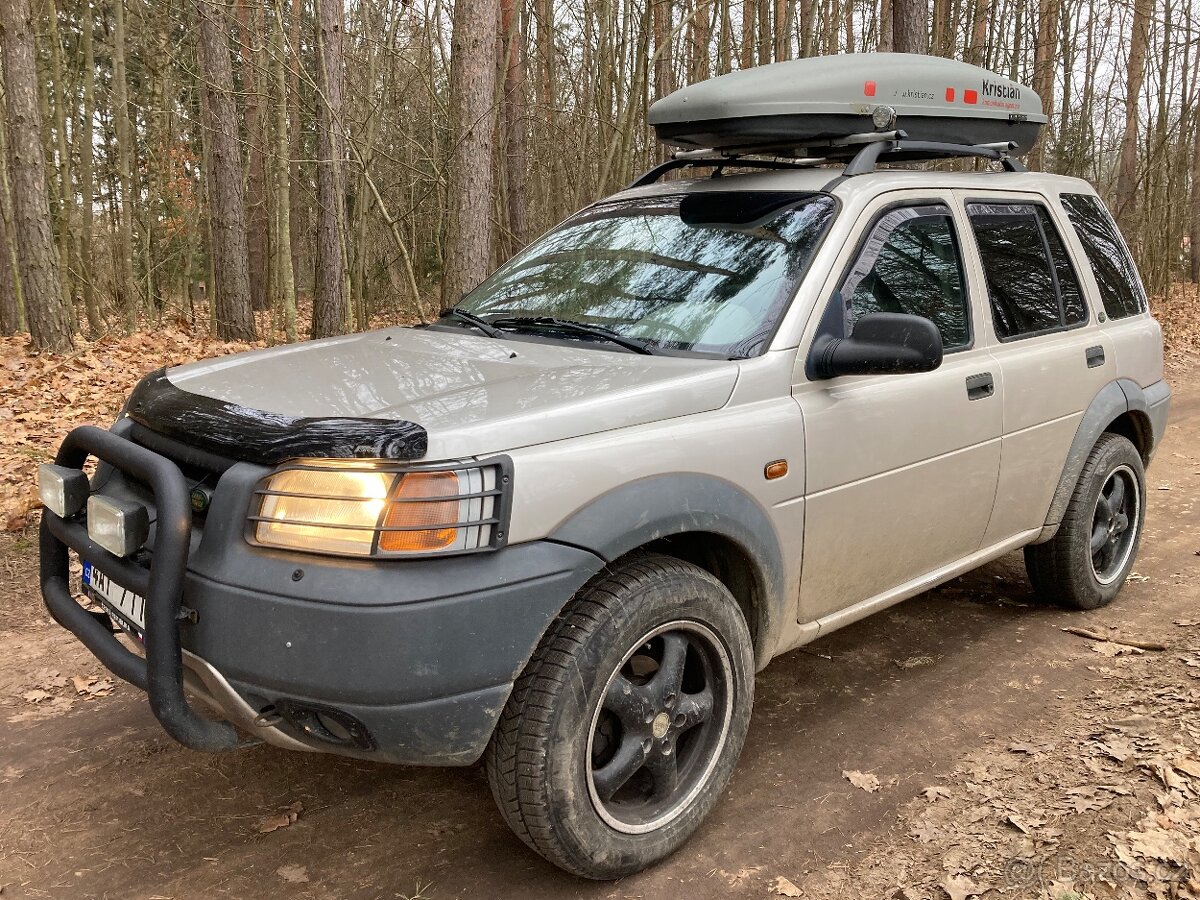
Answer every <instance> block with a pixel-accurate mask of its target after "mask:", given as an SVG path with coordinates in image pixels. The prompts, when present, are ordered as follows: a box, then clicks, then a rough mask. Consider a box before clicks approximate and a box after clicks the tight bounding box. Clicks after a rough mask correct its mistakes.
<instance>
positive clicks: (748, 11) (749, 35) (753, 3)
mask: <svg viewBox="0 0 1200 900" xmlns="http://www.w3.org/2000/svg"><path fill="white" fill-rule="evenodd" d="M757 12H758V0H742V48H741V56H740V63H739V65H740V67H741V68H743V69H749V68H750V67H751V66H753V65H754V49H755V40H754V32H755V27H756V26H755V17H756V15H757Z"/></svg>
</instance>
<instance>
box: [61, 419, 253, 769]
mask: <svg viewBox="0 0 1200 900" xmlns="http://www.w3.org/2000/svg"><path fill="white" fill-rule="evenodd" d="M89 455H91V456H95V457H96V458H97V459H100V460H103V461H104V462H106V463H108V464H109V465H111V466H113V467H114V468H117V469H119V470H121V471H122V472H125V473H127V474H129V475H132V476H133V477H134V478H136V479H137V480H138V481H140V482H142V483H144V484H145V485H147V486H148V487H149V488H150V489H151V491H153V493H154V502H155V506H156V507H157V520H156V526H155V527H156V536H155V540H154V558H153V561H152V562H151V564H150V568H149V570H146V569H144V568H142V567H141V566H138V565H135V564H134V563H132V562H130V561H129V560H125V559H120V558H118V557H116V556H113V555H112V554H111V553H109V552H108V551H107V550H104V549H103V548H102V547H100V546H98V545H97V544H95V543H94V542H93V541H92V540H91V539H90V538H89V537H88V535H87V529H86V527H85V526H84V525H83V524H81V523H80V522H77V521H70V520H65V519H62V518H60V517H59V516H57V515H55V514H54V513H52V512H51V511H50V510H48V509H44V510H43V511H42V527H41V533H40V556H41V581H42V598H43V600H44V601H45V603H46V608H47V609H48V610H49V611H50V615H51V616H53V617H54V620H55V621H56V622H58V623H59V624H60V625H62V626H63V627H64V628H66V629H67V630H68V631H70V632H71V633H72V634H74V635H75V636H76V637H77V638H79V640H80V641H82V642H83V644H84V645H85V646H86V647H87V648H88V649H89V650H91V651H92V653H93V654H95V655H96V657H97V658H98V659H99V660H100V661H101V662H102V663H104V665H105V666H107V667H108V669H109V670H110V671H111V672H112V673H113V674H114V675H116V676H118V677H119V678H122V679H124V680H125V681H128V682H129V683H130V684H132V685H134V686H136V687H139V688H141V689H142V690H144V691H145V692H146V693H147V695H148V696H149V700H150V709H151V711H153V713H154V716H155V718H156V719H158V721H159V722H160V723H162V726H163V728H164V729H165V730H166V732H167V733H168V734H169V735H171V737H173V738H175V740H177V741H179V742H180V743H181V744H184V745H185V746H188V747H191V748H192V749H194V750H205V751H218V750H233V749H235V748H237V747H239V746H241V745H242V744H241V741H240V740H239V738H238V733H237V731H235V730H234V727H233V726H232V725H230V724H229V723H228V722H223V721H222V722H214V721H211V720H209V719H205V718H202V717H201V716H199V715H197V714H196V712H195V711H194V710H193V709H192V708H191V706H189V705H188V702H187V699H186V698H185V697H184V693H183V655H182V648H181V645H180V637H179V619H180V609H181V607H182V602H183V582H184V576H185V573H186V572H187V561H188V551H189V545H190V542H191V535H192V507H191V499H190V492H189V490H188V487H187V482H186V481H185V480H184V477H183V473H182V472H180V471H179V467H178V466H176V465H175V464H174V463H173V462H171V461H170V460H169V459H167V458H166V457H164V456H160V455H159V454H157V453H155V452H153V451H151V450H147V449H146V448H144V447H141V446H139V445H137V444H135V443H133V442H132V441H128V440H126V439H125V438H123V437H120V436H119V435H116V434H113V433H112V432H109V431H104V430H103V429H100V428H96V427H94V426H91V425H84V426H81V427H79V428H76V429H74V430H73V431H72V432H71V433H70V434H68V435H67V436H66V438H65V439H64V440H63V443H62V446H61V447H59V450H58V455H57V456H56V457H55V462H56V463H57V464H58V465H60V466H67V467H70V468H74V469H79V468H82V467H83V464H84V461H85V460H86V459H87V457H88V456H89ZM67 548H71V549H72V550H75V551H76V552H77V553H79V554H80V556H82V557H84V558H86V559H87V560H88V561H89V562H91V563H92V564H93V565H96V566H97V567H98V568H99V569H100V571H102V572H103V573H104V574H105V575H107V576H108V577H109V578H110V579H111V580H112V581H114V582H116V583H117V584H119V585H120V586H121V587H123V588H125V589H126V590H129V591H132V592H134V593H135V594H140V595H141V596H143V597H145V598H146V624H145V630H144V634H143V638H144V641H143V642H144V645H145V651H146V655H145V658H142V657H141V656H139V655H137V654H136V653H134V652H132V651H131V650H129V649H128V648H127V647H126V646H125V645H124V644H122V643H121V642H120V641H119V640H117V637H116V635H115V634H114V633H113V632H112V630H111V629H110V628H108V627H106V626H105V625H104V624H103V623H102V622H101V620H100V619H99V618H98V617H96V616H95V615H93V614H92V613H90V612H88V611H87V610H85V609H84V608H83V607H82V606H80V605H79V604H78V603H77V602H76V601H75V599H74V598H73V597H72V596H71V587H70V579H69V559H68V555H67Z"/></svg>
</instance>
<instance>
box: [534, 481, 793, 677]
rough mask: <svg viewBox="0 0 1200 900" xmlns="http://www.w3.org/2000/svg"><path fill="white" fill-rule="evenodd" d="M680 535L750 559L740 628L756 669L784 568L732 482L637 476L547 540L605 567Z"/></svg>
mask: <svg viewBox="0 0 1200 900" xmlns="http://www.w3.org/2000/svg"><path fill="white" fill-rule="evenodd" d="M686 534H713V535H716V536H718V537H721V538H724V539H726V540H728V541H730V542H732V543H733V544H735V545H736V546H737V547H738V548H739V549H740V550H741V551H742V552H743V554H744V555H745V557H746V559H747V560H748V561H749V562H750V565H751V567H752V569H753V572H754V577H755V581H756V582H757V583H756V585H755V588H756V590H757V593H758V598H757V599H758V602H757V603H755V604H754V609H753V615H754V619H755V621H751V622H747V625H749V627H750V631H751V633H752V634H753V635H754V639H755V640H754V645H755V663H756V666H757V667H758V668H762V667H763V666H765V665H766V663H767V662H768V661H769V659H770V656H771V653H772V650H773V648H774V646H775V643H776V642H777V641H776V638H777V634H778V629H779V628H780V627H781V624H782V623H783V622H784V621H786V618H787V615H786V614H787V612H788V606H789V604H788V596H787V589H786V574H785V571H786V570H785V566H784V556H783V549H782V547H781V546H780V541H779V536H778V534H777V533H776V531H775V527H774V526H773V525H772V524H771V520H770V517H769V516H768V514H767V511H766V510H765V509H763V507H762V506H761V505H760V504H759V503H758V501H756V500H755V499H754V498H753V497H751V496H750V495H749V494H747V493H746V492H745V491H744V490H742V489H741V488H740V487H738V486H737V485H735V484H733V483H732V482H729V481H726V480H724V479H722V478H718V477H716V476H712V475H702V474H698V473H678V474H668V475H654V476H650V477H647V478H642V479H639V480H637V481H633V482H630V483H628V484H624V485H621V486H620V487H617V488H614V489H613V490H611V491H609V492H608V493H606V494H602V495H601V496H599V497H597V498H595V499H594V500H592V501H591V502H590V503H588V504H587V505H586V506H584V507H582V508H581V509H579V510H577V511H576V512H574V513H572V514H571V515H570V516H569V517H568V518H567V519H565V520H564V521H562V522H561V523H559V524H558V525H557V526H556V527H555V529H554V530H553V531H552V532H551V533H550V534H549V535H548V536H547V537H548V539H549V540H552V541H556V542H559V543H563V544H570V545H572V546H575V547H579V548H581V549H585V550H589V551H591V552H592V553H594V554H596V555H597V556H599V557H601V558H602V559H603V560H604V561H605V562H606V563H612V562H615V561H616V560H618V559H620V558H621V557H623V556H625V555H626V554H628V553H631V552H632V551H634V550H637V549H639V548H641V547H645V546H646V545H648V544H651V543H653V542H655V541H659V540H661V539H663V538H670V537H677V536H681V535H686ZM665 552H668V553H669V551H665Z"/></svg>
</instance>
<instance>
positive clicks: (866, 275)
mask: <svg viewBox="0 0 1200 900" xmlns="http://www.w3.org/2000/svg"><path fill="white" fill-rule="evenodd" d="M964 285H965V282H964V279H963V268H962V259H961V257H960V254H959V250H958V239H957V237H956V235H955V232H954V222H953V220H952V219H951V218H950V211H949V210H948V209H947V208H946V207H945V206H939V205H936V204H933V205H927V206H912V207H906V208H904V209H895V210H892V211H891V212H889V213H887V214H886V215H884V216H883V218H882V219H880V220H879V222H878V223H876V225H875V227H874V228H873V229H872V231H871V234H870V236H869V237H868V238H867V242H866V245H865V246H864V247H863V250H862V252H861V253H860V254H859V257H858V259H857V260H856V261H855V263H854V268H852V269H851V270H850V274H849V275H848V276H847V277H846V280H845V282H843V284H842V297H843V298H844V301H845V303H846V308H847V317H848V324H849V325H850V327H851V331H853V326H854V323H855V322H857V321H858V320H859V319H861V318H862V317H863V316H865V315H867V314H868V313H874V312H895V313H909V314H911V315H916V316H922V317H923V318H926V319H929V320H930V321H932V322H933V323H934V324H935V325H937V327H938V331H940V332H941V334H942V345H943V347H944V348H945V349H946V350H953V349H955V348H960V347H965V346H967V345H968V344H969V343H970V342H971V328H970V320H969V319H968V315H967V300H966V289H965V286H964Z"/></svg>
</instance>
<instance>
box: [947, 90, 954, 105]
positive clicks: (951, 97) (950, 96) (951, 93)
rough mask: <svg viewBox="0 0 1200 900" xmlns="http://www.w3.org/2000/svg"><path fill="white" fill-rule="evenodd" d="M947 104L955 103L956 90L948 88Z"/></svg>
mask: <svg viewBox="0 0 1200 900" xmlns="http://www.w3.org/2000/svg"><path fill="white" fill-rule="evenodd" d="M946 102H947V103H953V102H954V88H946Z"/></svg>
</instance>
